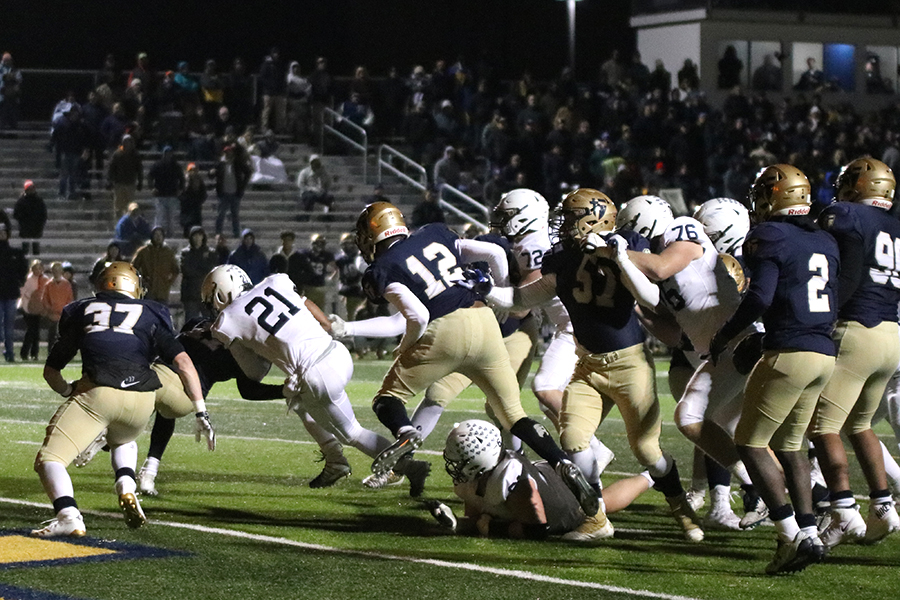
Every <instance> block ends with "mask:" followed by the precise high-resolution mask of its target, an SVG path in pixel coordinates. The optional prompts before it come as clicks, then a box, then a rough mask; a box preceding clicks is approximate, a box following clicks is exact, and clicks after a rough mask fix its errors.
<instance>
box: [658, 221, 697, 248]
mask: <svg viewBox="0 0 900 600" xmlns="http://www.w3.org/2000/svg"><path fill="white" fill-rule="evenodd" d="M701 233H703V225H701V224H700V223H699V222H698V221H696V220H695V219H692V218H691V217H678V218H677V219H675V220H674V221H672V222H671V223H670V224H669V226H668V227H667V228H666V230H665V231H663V234H662V246H663V247H667V246H669V245H671V244H673V243H675V242H693V243H695V244H700V243H701V241H700V234H701Z"/></svg>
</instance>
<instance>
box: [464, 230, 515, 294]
mask: <svg viewBox="0 0 900 600" xmlns="http://www.w3.org/2000/svg"><path fill="white" fill-rule="evenodd" d="M456 248H457V250H459V255H460V258H461V259H462V262H463V263H473V262H486V263H487V264H488V267H489V268H490V270H491V278H492V279H493V280H494V285H498V286H500V287H504V286H507V285H509V264H508V263H507V260H506V252H505V251H504V250H503V248H502V247H501V246H498V245H497V244H492V243H490V242H480V241H477V240H457V241H456Z"/></svg>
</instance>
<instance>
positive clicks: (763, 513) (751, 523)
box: [741, 492, 769, 529]
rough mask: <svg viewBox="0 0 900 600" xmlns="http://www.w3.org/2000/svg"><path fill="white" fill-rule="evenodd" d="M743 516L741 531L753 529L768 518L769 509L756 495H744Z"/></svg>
mask: <svg viewBox="0 0 900 600" xmlns="http://www.w3.org/2000/svg"><path fill="white" fill-rule="evenodd" d="M743 500H744V516H743V517H741V529H753V528H754V527H756V526H757V525H759V524H760V523H762V522H763V521H765V520H766V519H768V518H769V507H768V506H766V503H765V502H763V499H762V498H760V497H759V496H758V495H756V494H753V495H750V494H747V493H746V492H745V493H744V497H743Z"/></svg>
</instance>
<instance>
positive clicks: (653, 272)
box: [616, 196, 761, 529]
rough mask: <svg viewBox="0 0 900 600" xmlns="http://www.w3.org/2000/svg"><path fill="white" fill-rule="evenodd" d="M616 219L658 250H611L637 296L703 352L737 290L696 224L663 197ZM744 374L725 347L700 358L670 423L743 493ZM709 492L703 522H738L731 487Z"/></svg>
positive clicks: (639, 201) (636, 202) (748, 490)
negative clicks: (738, 430) (736, 438)
mask: <svg viewBox="0 0 900 600" xmlns="http://www.w3.org/2000/svg"><path fill="white" fill-rule="evenodd" d="M616 224H617V226H618V229H619V230H630V231H635V232H637V233H640V234H641V235H643V236H645V237H647V238H648V239H649V240H650V242H651V248H652V249H653V250H654V251H655V252H654V253H637V252H625V251H618V252H617V253H616V261H617V263H618V264H619V265H620V266H621V267H622V269H623V271H624V273H625V274H626V275H627V276H628V281H629V282H630V284H631V285H632V286H634V288H635V290H636V293H635V297H636V298H637V300H638V302H639V303H640V304H641V305H642V306H645V307H647V308H649V309H651V310H652V311H654V312H657V313H659V312H663V313H666V312H668V313H671V314H672V315H673V316H674V319H675V321H676V322H677V324H678V326H679V328H680V329H681V331H682V332H683V334H684V335H685V336H686V337H687V338H688V340H689V341H690V343H691V345H692V346H693V350H694V351H695V352H696V353H697V354H698V355H699V356H704V355H706V354H708V353H709V343H710V340H712V337H713V335H714V334H715V333H716V331H717V330H718V328H719V327H720V326H721V325H722V324H723V323H724V322H725V321H726V320H727V319H728V318H729V317H730V316H731V315H732V314H733V313H734V310H735V309H736V308H737V306H738V304H739V303H740V300H741V294H740V291H739V290H738V287H737V286H736V285H735V280H734V279H733V278H732V276H731V275H730V274H729V271H728V268H727V266H726V264H725V263H724V262H723V260H722V259H720V257H719V254H718V252H717V251H716V248H715V246H714V245H713V243H712V241H711V240H710V238H709V237H708V236H707V235H706V233H705V231H704V229H703V226H702V225H701V223H700V222H699V221H697V220H695V219H693V218H691V217H678V218H675V217H674V215H673V214H672V210H671V208H670V207H669V205H668V203H667V202H666V201H665V200H663V199H662V198H659V197H657V196H638V197H636V198H633V199H631V200H629V201H628V202H627V203H626V204H625V205H624V206H623V207H622V209H621V210H620V211H619V214H618V217H617V219H616ZM747 225H748V226H749V222H748V224H747ZM741 228H743V227H742V226H741ZM652 283H656V284H657V285H652ZM661 309H662V310H661ZM750 331H755V330H752V329H751V330H748V333H749V332H750ZM732 349H733V347H732ZM745 380H746V377H745V376H744V375H742V374H740V373H739V372H738V371H737V370H736V369H735V367H734V363H733V362H732V360H731V355H730V354H728V355H722V356H721V357H720V358H719V360H718V361H717V362H716V363H715V364H713V363H712V362H711V361H709V360H704V361H702V362H701V363H700V364H699V365H698V367H697V369H696V371H695V372H694V375H693V376H692V377H691V379H690V381H689V382H688V384H687V388H686V390H685V392H684V395H683V396H682V397H681V399H680V400H679V402H678V405H677V407H676V409H675V422H676V424H677V426H678V429H679V430H680V431H681V432H682V433H683V434H684V435H685V437H687V438H688V439H689V440H691V441H692V442H693V443H694V444H696V445H697V446H698V447H699V448H700V449H701V450H703V451H704V452H705V453H706V454H707V455H709V456H710V457H712V458H713V459H714V460H715V461H716V462H718V463H719V464H720V465H722V466H724V467H725V468H727V469H728V470H729V471H731V472H732V473H733V474H734V475H735V476H736V477H737V478H738V479H739V480H740V482H741V486H742V489H743V490H744V492H745V494H747V495H749V496H751V497H753V496H755V492H754V490H753V488H752V483H751V481H750V477H749V475H748V474H747V470H746V469H745V468H744V465H743V463H742V462H741V461H740V458H739V457H738V454H737V450H736V449H735V446H734V442H733V434H734V428H735V426H736V425H737V421H738V419H739V418H740V412H741V399H742V396H743V386H744V382H745ZM712 493H713V507H712V510H711V511H710V514H709V515H707V524H709V525H711V526H719V527H725V528H728V529H738V528H739V520H738V519H737V517H736V516H735V515H734V513H733V512H732V511H731V508H730V489H729V487H728V486H727V485H717V486H715V488H714V489H713V492H712ZM754 504H755V503H754ZM751 508H756V506H753V507H751ZM754 518H755V517H754ZM759 520H761V519H759ZM757 522H758V520H757ZM755 524H756V523H753V525H755ZM750 525H751V523H749V522H747V523H746V524H745V526H746V527H749V526H750Z"/></svg>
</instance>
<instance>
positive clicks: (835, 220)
mask: <svg viewBox="0 0 900 600" xmlns="http://www.w3.org/2000/svg"><path fill="white" fill-rule="evenodd" d="M819 226H820V227H821V228H822V229H824V230H825V231H827V232H828V233H830V234H831V235H833V236H834V237H835V238H837V239H841V238H851V239H854V240H858V241H860V242H862V241H863V234H862V227H861V226H860V223H859V215H858V214H857V213H856V211H854V210H853V206H852V205H849V204H847V203H844V202H836V203H834V204H832V205H831V206H829V207H827V208H826V209H825V210H823V211H822V214H821V215H819Z"/></svg>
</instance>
